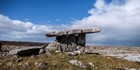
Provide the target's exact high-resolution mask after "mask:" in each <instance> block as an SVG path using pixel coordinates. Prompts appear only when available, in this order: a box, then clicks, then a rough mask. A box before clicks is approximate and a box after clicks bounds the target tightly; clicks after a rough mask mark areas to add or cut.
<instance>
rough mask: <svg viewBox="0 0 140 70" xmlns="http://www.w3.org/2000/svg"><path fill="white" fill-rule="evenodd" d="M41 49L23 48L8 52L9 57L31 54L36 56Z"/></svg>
mask: <svg viewBox="0 0 140 70" xmlns="http://www.w3.org/2000/svg"><path fill="white" fill-rule="evenodd" d="M40 49H41V47H23V48H20V49H13V50H10V52H9V54H10V55H21V56H28V55H33V54H35V55H36V54H38V53H39V50H40Z"/></svg>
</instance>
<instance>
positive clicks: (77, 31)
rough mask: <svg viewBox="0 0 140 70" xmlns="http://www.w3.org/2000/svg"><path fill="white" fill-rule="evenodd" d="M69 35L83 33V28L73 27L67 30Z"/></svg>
mask: <svg viewBox="0 0 140 70" xmlns="http://www.w3.org/2000/svg"><path fill="white" fill-rule="evenodd" d="M67 33H68V35H71V34H78V33H82V29H73V30H68V31H67Z"/></svg>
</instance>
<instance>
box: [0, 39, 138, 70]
mask: <svg viewBox="0 0 140 70" xmlns="http://www.w3.org/2000/svg"><path fill="white" fill-rule="evenodd" d="M15 43H16V44H14V45H13V43H12V42H10V43H9V42H8V43H3V42H2V44H3V46H4V47H6V46H11V47H14V48H15V46H16V47H21V46H22V47H27V46H28V47H30V46H40V47H41V46H42V45H47V44H45V43H32V42H29V43H25V42H24V43H21V42H20V43H21V44H20V45H19V44H17V43H19V42H15ZM11 44H12V45H11ZM25 44H26V45H25ZM5 45H6V46H5ZM11 49H13V48H11ZM86 50H88V51H92V53H87V54H80V55H76V56H70V55H68V53H67V52H51V53H44V54H39V55H32V56H26V57H25V56H17V55H14V56H7V57H0V70H128V69H133V70H140V62H139V61H131V60H127V59H123V58H125V57H127V56H125V57H123V58H121V57H120V58H117V57H116V56H115V54H137V55H140V48H139V47H104V46H87V48H86ZM70 60H77V61H80V62H82V63H83V64H84V65H86V67H83V68H81V67H79V66H76V65H72V64H70V63H69V61H70ZM39 63H45V64H44V65H42V67H39V65H38V64H39ZM89 63H92V64H93V65H92V66H91V65H89ZM43 66H44V67H43Z"/></svg>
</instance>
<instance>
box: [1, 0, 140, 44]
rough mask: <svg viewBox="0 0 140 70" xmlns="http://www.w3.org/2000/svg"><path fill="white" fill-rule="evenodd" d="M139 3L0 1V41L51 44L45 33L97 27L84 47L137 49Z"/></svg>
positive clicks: (136, 0)
mask: <svg viewBox="0 0 140 70" xmlns="http://www.w3.org/2000/svg"><path fill="white" fill-rule="evenodd" d="M139 2H140V1H139V0H0V40H8V41H9V40H10V41H11V40H14V41H37V42H51V41H53V40H54V38H46V37H45V36H44V34H45V33H46V32H50V31H54V30H68V29H76V28H93V27H100V28H101V29H102V31H101V32H100V33H97V34H89V35H87V37H86V38H87V45H90V44H91V45H104V46H108V45H113V46H140V37H139V36H140V32H139V30H140V28H139V26H140V20H139V19H140V4H139Z"/></svg>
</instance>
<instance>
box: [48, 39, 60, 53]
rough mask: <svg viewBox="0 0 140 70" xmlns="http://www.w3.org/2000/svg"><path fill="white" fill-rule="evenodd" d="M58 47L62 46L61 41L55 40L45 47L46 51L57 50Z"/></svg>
mask: <svg viewBox="0 0 140 70" xmlns="http://www.w3.org/2000/svg"><path fill="white" fill-rule="evenodd" d="M58 47H60V43H58V42H57V41H54V42H52V43H50V44H49V45H48V46H47V47H46V48H45V51H46V52H50V51H56V50H57V48H58Z"/></svg>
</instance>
